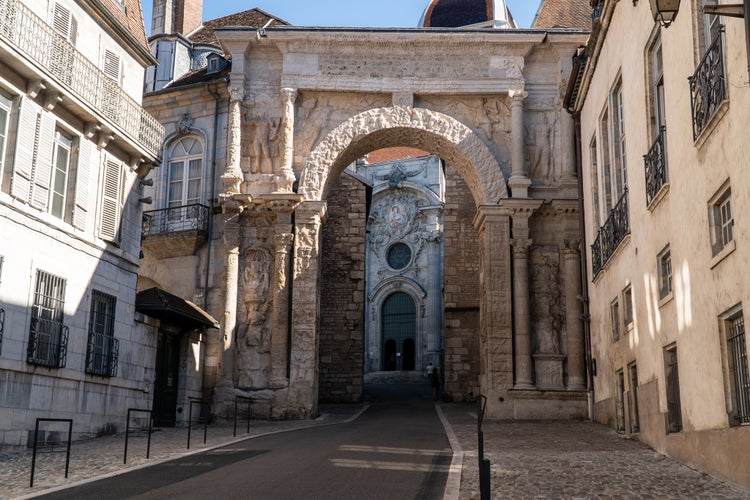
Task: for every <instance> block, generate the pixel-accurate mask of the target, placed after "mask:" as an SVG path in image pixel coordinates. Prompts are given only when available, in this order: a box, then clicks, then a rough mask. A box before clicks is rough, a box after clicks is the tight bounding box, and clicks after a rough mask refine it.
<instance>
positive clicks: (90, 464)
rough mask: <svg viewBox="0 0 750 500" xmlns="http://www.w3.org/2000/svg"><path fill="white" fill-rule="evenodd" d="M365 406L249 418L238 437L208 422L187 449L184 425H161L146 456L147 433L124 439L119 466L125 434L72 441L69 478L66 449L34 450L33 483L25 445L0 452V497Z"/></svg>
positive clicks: (34, 492)
mask: <svg viewBox="0 0 750 500" xmlns="http://www.w3.org/2000/svg"><path fill="white" fill-rule="evenodd" d="M366 408H367V405H320V416H319V417H318V418H316V419H315V420H301V421H300V420H295V421H274V422H271V421H265V420H252V421H251V422H250V433H249V434H248V433H246V432H245V431H247V421H246V420H245V421H242V422H237V437H234V436H233V433H234V425H233V423H232V422H228V423H227V422H223V423H218V424H211V425H209V426H208V432H207V439H206V444H204V443H203V431H204V426H203V425H199V426H197V427H193V429H192V432H191V436H190V449H187V435H188V431H187V428H168V427H164V428H161V429H159V430H156V431H155V432H153V433H152V435H151V453H150V458H149V459H146V447H147V439H146V433H145V432H144V433H142V434H140V433H139V434H138V435H136V436H132V435H131V437H130V439H129V440H128V462H127V464H123V454H124V450H125V435H124V433H120V434H117V435H114V436H107V437H101V438H96V439H90V440H85V441H78V442H74V443H73V444H72V446H71V453H70V466H69V471H68V478H67V479H65V477H64V476H65V447H64V446H63V447H62V448H60V451H57V448H56V451H55V452H54V453H39V452H37V458H36V468H35V473H34V487H33V488H30V487H29V480H30V477H31V461H32V453H31V450H28V449H26V448H21V449H13V450H6V451H0V499H2V500H6V499H21V498H33V497H34V496H38V495H40V494H42V493H49V492H50V491H51V490H54V489H60V488H67V487H70V486H73V485H74V484H76V483H78V482H87V481H90V480H92V479H94V478H102V477H106V476H111V475H115V474H118V473H121V472H124V471H126V470H129V469H133V468H140V467H148V466H150V465H154V464H157V463H160V462H165V461H168V460H172V459H175V458H179V457H183V456H186V455H191V454H194V453H198V452H200V451H205V450H208V449H211V448H217V447H220V446H223V445H226V444H230V443H235V442H238V441H243V440H245V439H248V438H252V437H258V436H264V435H268V434H273V433H277V432H285V431H290V430H295V429H304V428H308V427H317V426H322V425H333V424H338V423H343V422H347V421H350V420H353V419H355V418H356V417H358V416H359V414H361V413H362V411H364V410H365V409H366Z"/></svg>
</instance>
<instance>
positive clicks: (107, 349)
mask: <svg viewBox="0 0 750 500" xmlns="http://www.w3.org/2000/svg"><path fill="white" fill-rule="evenodd" d="M119 353H120V341H119V340H117V339H116V338H114V337H112V336H111V335H107V334H101V333H92V334H89V342H88V345H87V347H86V373H90V374H92V375H101V376H102V377H114V376H115V375H117V358H118V356H119Z"/></svg>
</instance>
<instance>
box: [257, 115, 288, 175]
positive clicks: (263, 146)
mask: <svg viewBox="0 0 750 500" xmlns="http://www.w3.org/2000/svg"><path fill="white" fill-rule="evenodd" d="M280 121H281V120H264V119H261V120H259V121H258V122H256V124H255V137H254V141H253V154H254V156H255V163H254V164H253V167H252V169H251V171H252V173H254V174H272V173H273V161H274V158H275V157H276V156H278V147H279V146H278V140H279V123H280Z"/></svg>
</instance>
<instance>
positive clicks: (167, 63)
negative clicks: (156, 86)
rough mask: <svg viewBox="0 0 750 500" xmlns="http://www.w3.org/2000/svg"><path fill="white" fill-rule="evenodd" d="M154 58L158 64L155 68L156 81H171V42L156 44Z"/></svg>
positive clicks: (172, 47)
mask: <svg viewBox="0 0 750 500" xmlns="http://www.w3.org/2000/svg"><path fill="white" fill-rule="evenodd" d="M156 47H157V51H156V58H157V60H158V61H159V64H158V65H157V66H156V81H157V82H168V81H170V80H171V79H172V66H173V63H172V50H173V49H174V46H173V45H172V42H166V41H161V42H157V46H156Z"/></svg>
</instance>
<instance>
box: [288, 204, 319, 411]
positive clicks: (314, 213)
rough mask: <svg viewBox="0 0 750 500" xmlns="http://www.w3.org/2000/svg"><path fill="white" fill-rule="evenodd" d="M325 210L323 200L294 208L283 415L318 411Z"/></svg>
mask: <svg viewBox="0 0 750 500" xmlns="http://www.w3.org/2000/svg"><path fill="white" fill-rule="evenodd" d="M325 213H326V203H325V202H324V201H306V202H302V203H301V204H300V205H299V206H298V207H297V209H296V211H295V232H294V265H293V270H292V279H293V280H294V281H293V292H292V345H291V354H292V356H291V366H290V376H289V404H288V406H287V408H286V411H287V415H286V418H293V419H294V418H297V419H304V418H312V417H314V416H316V414H317V410H318V311H319V307H318V306H319V300H320V286H319V281H320V229H321V226H322V224H323V219H324V217H325Z"/></svg>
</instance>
